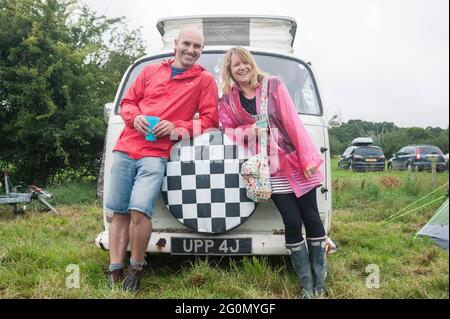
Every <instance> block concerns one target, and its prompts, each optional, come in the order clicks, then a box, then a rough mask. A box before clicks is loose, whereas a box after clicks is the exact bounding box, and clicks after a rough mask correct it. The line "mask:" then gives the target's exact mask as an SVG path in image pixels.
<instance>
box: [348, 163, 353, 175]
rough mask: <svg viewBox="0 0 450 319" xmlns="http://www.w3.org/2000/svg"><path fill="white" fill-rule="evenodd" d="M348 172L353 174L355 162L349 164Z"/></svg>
mask: <svg viewBox="0 0 450 319" xmlns="http://www.w3.org/2000/svg"><path fill="white" fill-rule="evenodd" d="M348 170H349V171H351V172H353V162H352V161H350V162H348Z"/></svg>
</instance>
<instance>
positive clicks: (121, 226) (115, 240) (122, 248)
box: [109, 214, 131, 264]
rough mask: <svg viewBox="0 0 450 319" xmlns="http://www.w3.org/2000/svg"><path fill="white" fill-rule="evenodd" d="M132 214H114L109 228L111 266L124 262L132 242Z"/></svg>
mask: <svg viewBox="0 0 450 319" xmlns="http://www.w3.org/2000/svg"><path fill="white" fill-rule="evenodd" d="M130 221H131V216H130V214H126V215H123V214H114V216H113V218H112V221H111V225H110V226H109V259H110V264H121V263H123V262H124V259H125V254H126V251H127V247H128V243H129V241H130V233H129V229H130Z"/></svg>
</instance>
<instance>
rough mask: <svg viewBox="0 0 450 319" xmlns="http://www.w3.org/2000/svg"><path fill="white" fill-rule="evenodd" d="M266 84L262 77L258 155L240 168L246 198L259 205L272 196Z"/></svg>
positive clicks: (257, 125)
mask: <svg viewBox="0 0 450 319" xmlns="http://www.w3.org/2000/svg"><path fill="white" fill-rule="evenodd" d="M267 82H268V77H267V76H264V79H263V83H262V92H261V114H260V116H259V119H258V120H257V121H256V127H257V128H258V139H259V141H260V148H259V152H258V154H256V155H255V156H253V157H251V158H250V159H248V160H247V161H246V162H245V163H244V164H243V165H242V168H241V176H242V178H243V179H244V183H245V186H246V188H247V197H248V198H249V199H251V200H252V201H254V202H256V203H259V202H264V201H267V200H268V199H270V197H271V196H272V184H271V182H270V169H269V160H268V155H267V140H268V138H267V128H268V121H269V119H268V116H267V101H268V99H267Z"/></svg>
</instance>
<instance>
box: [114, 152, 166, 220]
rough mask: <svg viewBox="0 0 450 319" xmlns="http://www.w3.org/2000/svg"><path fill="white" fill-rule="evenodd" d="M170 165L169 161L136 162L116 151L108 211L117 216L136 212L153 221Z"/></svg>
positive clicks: (144, 159)
mask: <svg viewBox="0 0 450 319" xmlns="http://www.w3.org/2000/svg"><path fill="white" fill-rule="evenodd" d="M166 166H167V159H166V158H162V157H144V158H141V159H139V160H136V159H132V158H131V157H129V156H128V155H127V154H125V153H122V152H114V160H113V164H112V168H111V184H110V187H109V191H108V194H107V196H106V202H105V208H106V209H107V210H109V211H111V212H113V213H116V214H129V212H130V210H136V211H139V212H141V213H143V214H145V215H146V216H147V217H148V218H152V216H153V204H154V202H155V200H156V197H157V196H158V194H159V192H160V189H161V184H162V180H163V177H164V172H165V170H166Z"/></svg>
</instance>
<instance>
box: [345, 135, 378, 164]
mask: <svg viewBox="0 0 450 319" xmlns="http://www.w3.org/2000/svg"><path fill="white" fill-rule="evenodd" d="M385 160H386V157H385V156H384V152H383V149H382V148H381V147H379V146H375V145H373V140H372V139H371V138H370V137H359V138H356V139H354V140H353V142H352V145H351V146H349V147H348V148H347V149H346V150H345V152H344V153H343V154H342V155H341V158H340V159H339V163H338V169H339V170H350V171H355V172H367V171H384V168H385Z"/></svg>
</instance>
